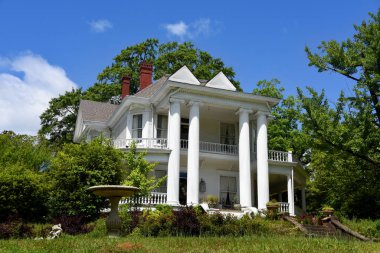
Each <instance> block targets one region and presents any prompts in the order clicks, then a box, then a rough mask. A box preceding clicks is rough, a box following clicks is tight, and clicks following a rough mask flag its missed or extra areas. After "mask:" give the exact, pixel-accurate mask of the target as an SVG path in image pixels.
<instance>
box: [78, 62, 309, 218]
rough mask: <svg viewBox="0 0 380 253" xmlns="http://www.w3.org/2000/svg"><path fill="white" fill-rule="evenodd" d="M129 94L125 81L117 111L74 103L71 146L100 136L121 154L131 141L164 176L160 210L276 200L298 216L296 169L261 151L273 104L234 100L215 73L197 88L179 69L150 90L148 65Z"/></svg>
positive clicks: (239, 96) (279, 154) (287, 155)
mask: <svg viewBox="0 0 380 253" xmlns="http://www.w3.org/2000/svg"><path fill="white" fill-rule="evenodd" d="M129 87H130V79H129V78H127V77H126V78H124V79H123V86H122V102H121V104H119V105H113V104H110V103H100V102H94V101H87V100H82V101H81V103H80V107H79V113H78V118H77V122H76V128H75V135H74V141H76V142H79V141H81V140H82V139H87V140H90V139H91V138H93V137H94V136H97V135H99V134H100V133H102V134H103V135H105V136H108V137H110V138H112V140H113V141H114V145H115V147H116V148H120V149H123V150H128V147H129V145H130V143H131V142H132V141H135V142H136V145H137V148H138V149H142V150H147V156H146V159H147V160H149V161H152V162H158V166H157V167H156V169H155V173H156V176H159V177H160V176H163V175H167V182H166V183H165V184H164V185H163V186H162V187H160V188H159V189H157V190H156V191H155V193H152V194H153V195H154V194H156V195H157V196H159V199H160V203H167V204H170V205H179V204H198V203H199V202H200V200H201V199H202V198H204V197H205V196H207V195H216V196H218V198H219V201H220V204H222V205H223V206H226V207H229V206H231V204H232V203H236V202H240V204H241V206H242V207H243V208H244V207H257V208H258V209H265V208H266V203H267V202H268V201H269V200H270V199H272V198H276V199H277V200H278V201H280V202H281V203H282V205H283V206H284V208H285V209H287V208H288V210H289V212H290V213H291V214H294V213H295V201H297V202H299V206H300V207H302V209H305V205H306V204H305V182H306V174H305V172H304V170H303V168H302V167H301V166H299V164H298V163H297V162H296V161H294V160H293V158H292V153H291V152H284V151H273V150H268V144H267V143H268V135H267V126H268V123H269V120H270V119H271V116H270V112H271V108H272V107H273V106H274V105H276V104H277V103H278V102H279V100H278V99H275V98H270V97H264V96H257V95H252V94H250V93H244V92H238V91H236V89H235V87H234V85H232V83H231V82H230V81H229V80H228V78H227V77H226V76H225V75H224V74H223V73H222V72H220V73H219V74H217V75H216V76H215V77H214V78H212V79H211V80H207V81H206V80H198V79H197V78H196V77H195V76H194V75H193V74H192V73H191V71H190V70H189V69H188V68H187V67H186V66H183V67H182V68H181V69H179V70H178V71H177V72H176V73H174V74H173V75H166V76H163V77H162V78H160V79H159V80H156V81H155V82H154V83H152V65H150V64H147V63H143V64H142V65H141V67H140V91H139V92H138V93H136V94H135V95H129ZM273 120H275V119H273ZM269 124H270V123H269ZM296 190H297V194H295V191H296ZM157 196H156V197H157ZM295 198H296V199H295Z"/></svg>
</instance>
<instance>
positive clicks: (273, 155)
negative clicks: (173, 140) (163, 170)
mask: <svg viewBox="0 0 380 253" xmlns="http://www.w3.org/2000/svg"><path fill="white" fill-rule="evenodd" d="M132 142H135V144H136V147H137V148H142V149H169V148H168V141H167V139H166V138H134V139H116V140H114V146H115V148H129V147H130V146H131V144H132ZM188 146H189V144H188V140H185V139H181V143H180V147H181V150H187V149H188ZM199 151H200V152H204V153H213V154H224V155H234V156H237V155H239V147H238V145H230V144H220V143H214V142H206V141H200V142H199ZM254 155H255V154H254ZM268 160H269V161H274V162H292V161H293V159H292V153H291V152H284V151H276V150H269V151H268Z"/></svg>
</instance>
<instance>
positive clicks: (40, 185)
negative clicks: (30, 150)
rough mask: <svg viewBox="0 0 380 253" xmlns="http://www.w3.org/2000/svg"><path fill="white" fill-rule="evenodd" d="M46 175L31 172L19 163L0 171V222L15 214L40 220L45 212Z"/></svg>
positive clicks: (23, 217)
mask: <svg viewBox="0 0 380 253" xmlns="http://www.w3.org/2000/svg"><path fill="white" fill-rule="evenodd" d="M45 177H46V175H45V174H42V173H38V172H33V171H31V170H29V169H26V168H24V167H23V166H21V165H13V166H8V167H6V168H3V169H2V170H1V171H0V203H1V204H0V222H1V221H4V220H5V219H6V218H7V217H8V216H11V215H17V216H18V217H20V218H22V219H24V220H28V221H36V220H41V219H42V218H43V216H44V215H46V213H47V206H46V201H47V195H48V191H49V189H48V188H49V186H48V184H47V182H46V181H47V180H45Z"/></svg>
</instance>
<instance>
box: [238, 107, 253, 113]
mask: <svg viewBox="0 0 380 253" xmlns="http://www.w3.org/2000/svg"><path fill="white" fill-rule="evenodd" d="M252 112H253V111H252V109H248V108H239V110H237V111H236V113H235V114H241V113H248V114H250V113H252Z"/></svg>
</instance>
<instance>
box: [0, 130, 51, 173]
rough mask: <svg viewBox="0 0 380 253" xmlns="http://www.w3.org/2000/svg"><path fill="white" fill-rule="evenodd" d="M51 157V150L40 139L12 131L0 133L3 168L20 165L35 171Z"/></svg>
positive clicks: (0, 158)
mask: <svg viewBox="0 0 380 253" xmlns="http://www.w3.org/2000/svg"><path fill="white" fill-rule="evenodd" d="M51 157H52V155H51V151H50V149H49V148H48V147H47V146H46V143H45V142H44V140H42V139H39V138H37V137H33V136H29V135H17V134H15V133H14V132H12V131H3V132H2V133H1V134H0V166H1V167H2V168H3V170H5V169H6V168H7V167H8V166H13V165H20V166H23V168H25V169H28V170H31V171H35V172H37V171H39V170H41V169H43V167H44V165H45V166H47V165H48V164H49V162H50V160H51Z"/></svg>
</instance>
